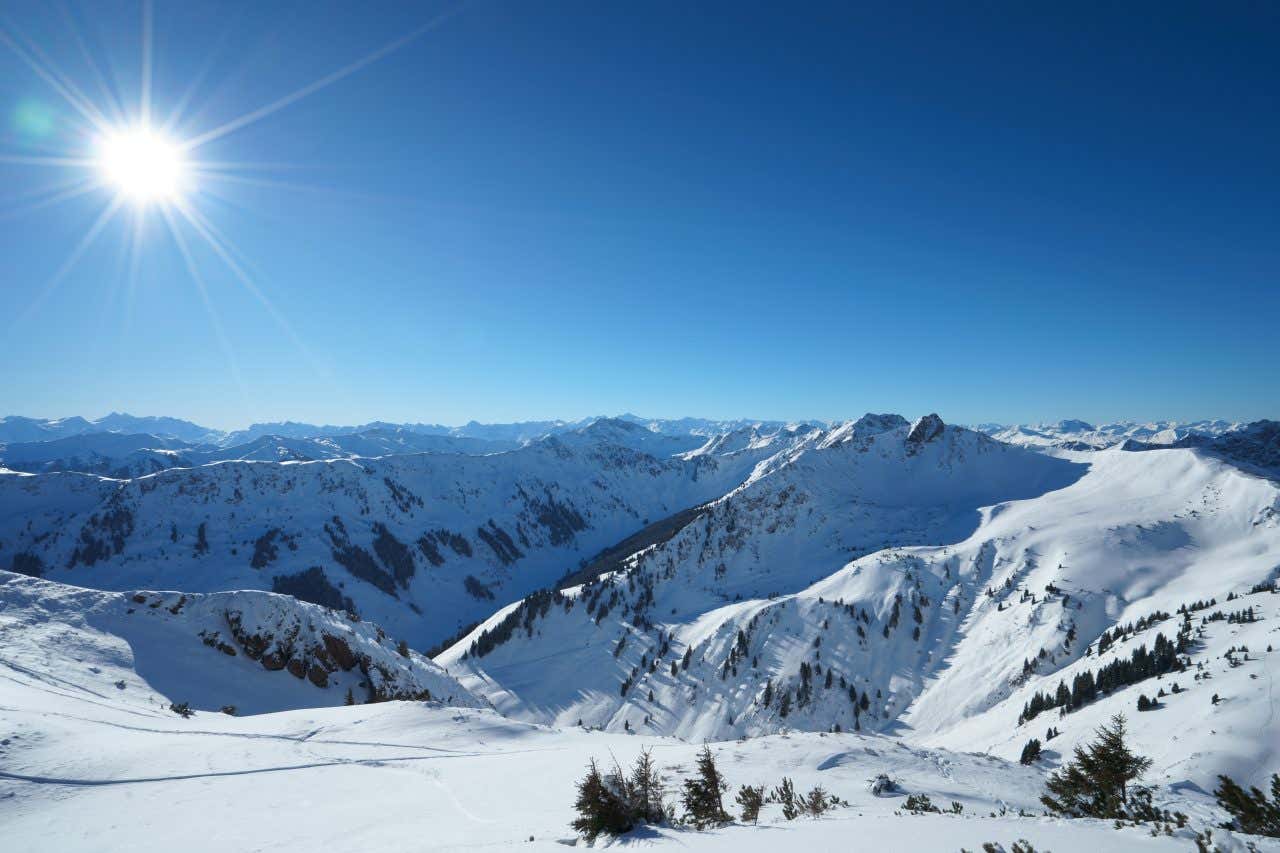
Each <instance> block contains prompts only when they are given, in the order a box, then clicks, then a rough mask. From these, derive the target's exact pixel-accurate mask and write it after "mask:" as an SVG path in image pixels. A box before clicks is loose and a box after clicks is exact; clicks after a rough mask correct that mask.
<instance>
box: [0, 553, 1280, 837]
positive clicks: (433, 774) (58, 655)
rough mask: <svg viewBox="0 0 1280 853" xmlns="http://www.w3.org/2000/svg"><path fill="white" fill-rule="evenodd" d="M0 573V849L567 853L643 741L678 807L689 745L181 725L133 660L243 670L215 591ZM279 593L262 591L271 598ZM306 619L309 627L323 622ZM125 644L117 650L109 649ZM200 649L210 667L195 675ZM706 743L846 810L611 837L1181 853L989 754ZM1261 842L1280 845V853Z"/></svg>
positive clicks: (841, 741) (757, 778) (306, 714)
mask: <svg viewBox="0 0 1280 853" xmlns="http://www.w3.org/2000/svg"><path fill="white" fill-rule="evenodd" d="M4 579H5V581H6V584H5V586H4V588H3V590H2V591H3V593H4V594H3V596H0V605H2V606H0V664H2V666H0V826H3V833H4V838H5V843H6V848H5V849H10V850H36V849H39V850H46V851H48V850H53V851H102V850H138V851H146V850H157V851H159V850H172V849H175V848H179V849H184V850H194V851H199V850H217V851H227V850H236V851H249V850H261V851H292V850H298V851H304V850H306V851H310V850H326V851H344V850H351V851H363V850H439V849H463V848H467V849H471V848H476V847H490V848H494V849H506V848H510V847H514V846H516V845H520V846H521V848H522V849H540V848H541V849H559V846H560V845H561V844H563V843H572V842H573V841H574V835H573V833H572V831H571V830H570V828H569V822H570V821H571V819H572V818H573V812H572V803H573V797H574V783H575V781H576V780H577V779H578V778H579V777H580V776H581V773H582V770H583V768H584V766H585V765H586V763H587V762H588V761H589V760H590V759H591V758H592V757H595V758H597V759H599V760H601V761H604V762H609V761H611V760H612V759H613V758H616V759H617V760H618V761H619V762H621V763H622V764H624V765H627V764H629V763H630V762H631V761H632V760H633V759H634V758H635V757H636V755H637V754H638V752H639V751H640V750H641V749H643V748H652V750H653V753H654V756H655V758H656V759H657V761H658V763H659V765H660V766H661V767H662V768H663V775H664V776H665V777H666V782H667V786H668V788H669V790H670V792H671V794H672V796H673V797H674V793H675V789H676V787H677V786H678V784H679V781H680V779H681V778H682V777H684V776H686V775H687V774H688V773H689V772H691V770H692V767H693V757H694V753H695V752H696V751H697V749H698V745H697V744H692V743H687V742H684V741H681V740H678V739H675V738H663V737H644V736H639V735H627V734H617V733H606V732H600V731H586V730H583V729H579V728H577V727H567V728H552V727H546V726H539V725H534V724H529V723H522V722H517V721H512V720H508V719H504V718H503V717H501V716H499V715H498V714H497V713H495V712H493V711H491V710H488V709H478V708H465V707H456V706H448V705H444V704H441V703H437V702H399V701H394V702H383V703H377V704H364V705H354V706H338V707H318V708H298V709H295V710H288V711H281V712H277V713H266V714H258V715H254V716H243V717H237V716H230V715H227V714H223V713H219V712H216V711H196V713H195V714H194V715H193V716H191V717H182V716H179V715H178V714H175V713H173V712H172V711H170V710H169V709H168V702H170V701H179V700H181V699H182V696H181V695H175V694H174V691H175V690H184V689H189V688H190V685H191V684H192V683H193V681H192V680H188V681H187V682H183V681H182V680H181V679H175V678H174V677H173V675H172V667H158V666H154V665H153V666H150V667H144V668H143V669H144V672H139V667H138V661H139V660H149V661H151V662H152V664H154V663H155V662H156V661H158V660H168V661H169V662H170V663H171V664H175V665H176V664H180V663H185V664H187V665H188V667H190V671H191V672H193V673H195V672H200V671H201V670H202V669H203V670H204V671H208V672H213V673H216V672H217V669H216V667H218V666H223V667H227V666H233V665H238V661H237V660H236V659H233V658H231V657H229V656H226V655H224V654H222V653H219V652H218V651H216V650H213V649H207V648H204V647H203V646H197V645H195V644H191V646H190V648H188V647H187V646H186V645H184V644H183V643H181V642H180V639H181V637H182V636H183V634H182V631H181V630H179V629H180V628H181V627H183V625H184V622H185V621H191V622H193V623H194V624H204V622H205V617H204V616H203V615H202V614H203V610H202V605H207V603H208V602H206V601H202V600H200V599H194V600H193V601H192V602H190V603H189V604H188V605H186V606H185V607H184V609H183V610H180V611H179V613H178V614H170V615H169V616H161V615H158V614H156V613H155V612H154V611H152V612H151V613H149V614H146V615H144V614H142V613H140V612H135V613H134V614H128V615H129V618H132V617H133V616H138V617H139V618H141V619H146V620H150V621H152V622H154V625H155V626H162V625H163V626H168V627H166V628H160V627H152V628H149V629H148V630H146V631H139V630H138V629H135V628H131V627H130V623H129V622H128V621H127V620H126V619H124V617H119V616H115V615H113V606H114V605H115V603H116V602H115V599H117V598H123V596H119V595H114V594H110V593H99V592H92V591H86V590H76V589H74V588H70V587H62V586H60V585H57V584H52V583H49V582H45V581H35V580H32V579H28V578H18V577H17V576H14V575H7V576H5V578H4ZM151 595H152V596H154V594H151ZM256 595H263V594H260V593H259V594H256ZM86 598H90V599H92V601H87V600H85V599H86ZM275 598H279V597H271V596H266V597H265V598H264V600H265V601H267V602H268V604H270V603H271V602H272V600H273V599H275ZM259 606H260V607H263V608H265V607H267V605H262V604H260V605H259ZM186 607H189V608H191V609H190V611H187V610H186ZM204 609H207V607H205V608H204ZM268 609H269V608H268ZM148 610H150V609H149V608H148ZM157 610H158V608H157ZM317 610H318V609H317ZM188 612H189V613H190V615H187V614H188ZM303 612H304V616H303V619H302V621H304V622H305V621H308V617H310V619H312V620H318V619H319V618H320V617H319V615H318V613H312V612H310V611H306V610H304V611H303ZM319 613H323V611H319ZM122 623H123V624H122ZM335 630H336V629H335ZM125 636H127V637H128V638H129V640H128V642H126V643H122V642H120V640H121V639H122V637H125ZM193 661H198V662H199V663H201V664H204V665H207V666H206V667H198V668H197V667H192V666H191V664H192V662H193ZM245 663H247V662H245ZM157 674H160V675H159V677H157ZM240 677H241V678H242V679H244V680H245V682H246V684H247V685H249V687H250V688H251V689H253V690H255V691H259V692H263V693H265V694H266V695H268V696H275V697H276V701H277V702H279V701H282V700H281V698H280V697H282V696H288V697H289V698H290V699H291V700H292V701H293V702H295V703H296V702H297V701H300V700H299V697H300V696H302V697H305V696H308V695H311V694H310V693H307V692H306V691H308V690H311V691H312V692H313V693H314V694H315V695H322V694H323V691H321V690H319V689H315V688H312V687H310V686H309V685H307V684H305V683H304V682H303V681H301V680H298V679H294V678H291V677H290V676H289V675H288V674H287V672H283V671H282V672H267V671H265V670H261V669H258V670H253V669H252V668H248V667H246V668H245V669H244V670H243V671H242V672H241V673H240ZM221 678H222V683H224V684H226V683H229V679H228V678H226V676H225V675H224V676H222V677H221ZM269 681H270V683H268V682H269ZM120 684H123V685H124V687H120V686H119V685H120ZM272 685H275V686H274V687H273V686H272ZM290 685H292V686H290ZM162 687H163V689H162ZM280 691H284V692H280ZM289 691H293V692H289ZM712 748H713V750H714V752H715V755H716V757H717V761H718V763H719V765H720V768H721V770H722V772H723V773H724V775H725V776H726V778H727V779H728V781H729V782H730V783H731V785H732V786H733V787H734V789H735V790H736V788H737V787H738V786H740V785H743V784H764V785H767V786H770V787H772V786H774V785H776V784H777V783H778V782H780V781H781V779H782V778H783V777H784V776H786V777H790V778H791V779H793V780H794V782H795V785H796V787H797V789H799V790H800V791H802V792H803V791H805V790H808V789H809V788H811V787H812V786H814V785H821V786H823V787H824V788H825V789H826V790H827V791H829V792H830V793H832V794H835V795H837V796H839V797H841V798H843V799H845V800H848V801H849V802H850V803H851V805H850V806H849V807H847V808H841V809H838V810H837V811H835V812H834V813H833V814H832V815H830V816H828V817H824V818H822V819H818V820H810V819H804V818H802V819H799V820H796V821H792V822H788V821H785V820H784V819H783V818H782V816H781V814H780V813H779V810H778V807H777V806H767V807H766V810H765V813H764V814H763V816H762V820H761V823H760V825H758V826H745V825H741V826H731V827H726V828H723V829H720V830H716V831H712V832H705V833H698V832H693V831H691V830H681V829H674V828H669V827H664V828H660V829H654V830H639V831H637V832H635V833H633V834H632V835H631V836H630V837H628V838H626V839H623V840H621V841H620V842H618V843H619V844H622V845H626V846H644V847H670V848H677V847H678V848H693V849H708V850H721V849H723V850H754V849H761V850H766V849H767V850H776V849H778V845H780V844H781V845H801V847H802V849H811V850H837V849H839V850H850V849H852V850H860V849H867V850H901V849H912V850H945V851H958V850H960V849H961V848H962V847H966V848H969V849H972V850H978V849H981V845H982V843H984V842H987V841H999V842H1001V843H1003V844H1004V845H1005V846H1006V847H1007V846H1009V845H1010V844H1011V842H1013V841H1014V840H1017V839H1021V838H1025V839H1028V840H1030V841H1031V842H1032V843H1033V844H1035V846H1036V847H1037V849H1039V850H1045V849H1049V850H1056V851H1059V853H1061V851H1064V850H1089V851H1106V850H1116V851H1120V850H1148V849H1150V850H1187V849H1190V848H1191V846H1192V842H1191V841H1190V836H1189V834H1187V833H1185V832H1184V834H1182V835H1180V836H1178V837H1173V838H1158V839H1157V838H1152V837H1150V836H1149V835H1148V834H1146V833H1145V832H1144V831H1142V830H1134V829H1126V830H1123V831H1117V830H1115V829H1113V828H1111V827H1110V826H1108V825H1106V824H1104V823H1100V822H1090V821H1063V820H1058V819H1051V818H1045V817H1041V816H1037V817H1024V816H1018V812H1019V811H1020V810H1026V811H1028V812H1034V813H1035V814H1037V815H1039V814H1040V811H1041V810H1040V807H1039V803H1038V796H1039V793H1040V792H1041V790H1042V787H1043V772H1044V771H1043V769H1041V768H1035V767H1022V766H1020V765H1018V764H1015V763H1011V762H1008V761H1005V760H1002V759H999V758H996V757H993V756H990V755H975V754H968V753H962V752H952V751H948V750H943V749H929V748H920V747H912V746H908V745H906V744H904V743H902V742H899V741H896V740H893V739H891V738H887V737H883V736H876V735H865V736H864V735H857V734H824V733H815V732H805V733H791V734H781V735H771V736H768V737H761V738H755V739H750V740H742V741H729V742H724V743H717V744H713V745H712ZM880 773H887V774H889V775H890V776H892V777H893V778H895V779H896V780H897V781H898V783H899V785H900V788H901V790H900V791H899V792H898V793H895V794H892V795H888V796H875V795H873V794H872V793H871V792H870V791H869V789H868V785H867V783H868V781H869V780H870V779H872V778H874V777H875V776H876V775H877V774H880ZM907 793H925V794H928V795H929V797H930V798H931V799H932V800H933V801H934V802H935V803H937V804H939V805H941V806H942V807H943V808H946V807H948V806H949V805H950V804H951V803H952V802H953V801H954V802H958V803H960V804H961V805H962V806H963V812H962V813H961V814H959V815H927V816H920V815H910V814H904V813H900V811H901V807H902V805H903V802H904V799H905V796H906V794H907ZM1160 799H1161V801H1162V803H1163V804H1164V805H1167V806H1169V807H1172V808H1177V809H1180V810H1182V811H1184V812H1186V813H1188V814H1189V815H1191V817H1192V825H1193V826H1205V825H1209V824H1210V823H1212V822H1216V821H1217V820H1219V819H1221V815H1220V814H1219V813H1218V812H1217V810H1216V808H1215V807H1214V806H1213V804H1212V801H1211V800H1210V799H1209V798H1208V797H1207V796H1205V795H1203V794H1202V793H1198V792H1196V791H1194V790H1191V789H1187V790H1182V791H1170V790H1162V792H1161V796H1160ZM1216 835H1217V836H1218V837H1219V838H1220V840H1221V839H1224V838H1225V837H1226V833H1223V832H1217V833H1216ZM579 843H581V842H579ZM1224 849H1231V848H1230V847H1225V848H1224ZM1261 849H1264V850H1280V844H1274V843H1272V844H1271V845H1270V846H1266V845H1265V844H1264V845H1263V846H1262V847H1261Z"/></svg>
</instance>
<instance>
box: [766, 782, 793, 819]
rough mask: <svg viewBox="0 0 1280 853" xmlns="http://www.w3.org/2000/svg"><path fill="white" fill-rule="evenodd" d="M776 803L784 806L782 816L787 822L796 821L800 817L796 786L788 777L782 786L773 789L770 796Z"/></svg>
mask: <svg viewBox="0 0 1280 853" xmlns="http://www.w3.org/2000/svg"><path fill="white" fill-rule="evenodd" d="M770 796H771V797H772V798H773V800H774V802H777V803H781V804H782V816H783V817H785V818H786V819H787V820H795V819H796V818H797V817H799V816H800V800H799V798H798V797H797V796H796V786H795V785H794V784H793V783H792V781H791V780H790V779H788V778H787V777H786V776H783V777H782V784H781V785H779V786H778V787H776V788H774V789H773V793H772V794H771V795H770Z"/></svg>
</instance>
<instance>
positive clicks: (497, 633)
mask: <svg viewBox="0 0 1280 853" xmlns="http://www.w3.org/2000/svg"><path fill="white" fill-rule="evenodd" d="M553 604H558V605H560V606H562V607H564V609H565V612H568V611H569V610H571V609H572V608H573V599H572V598H570V597H568V596H566V595H563V594H561V593H560V591H559V590H554V589H540V590H538V591H537V592H534V593H532V594H530V595H529V596H527V597H526V598H525V599H524V601H521V602H520V604H519V605H518V606H517V607H516V609H515V610H512V611H511V612H510V613H508V614H507V615H506V616H505V617H503V619H502V621H501V622H499V623H498V624H497V625H494V626H493V627H492V628H487V629H485V630H484V631H481V632H480V636H479V637H477V638H476V639H475V641H474V642H472V643H471V646H470V647H469V648H468V649H467V654H468V655H474V656H475V657H484V656H485V655H487V654H489V652H491V651H493V650H494V649H495V648H497V647H498V646H500V645H502V644H503V643H505V642H507V640H510V639H511V638H512V636H514V635H515V632H516V631H517V630H519V629H520V628H523V629H524V630H525V633H526V634H527V635H528V636H530V637H532V636H533V623H534V622H536V621H537V620H538V619H541V618H542V617H543V616H546V615H547V612H548V611H550V610H551V605H553Z"/></svg>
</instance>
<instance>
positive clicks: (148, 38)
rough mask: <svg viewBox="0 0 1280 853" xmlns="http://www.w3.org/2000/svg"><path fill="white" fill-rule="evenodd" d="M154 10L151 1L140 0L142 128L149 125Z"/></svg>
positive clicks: (140, 104)
mask: <svg viewBox="0 0 1280 853" xmlns="http://www.w3.org/2000/svg"><path fill="white" fill-rule="evenodd" d="M154 18H155V8H154V7H153V5H152V3H151V0H142V85H141V92H140V93H139V95H140V97H139V104H138V111H139V116H140V118H141V121H142V126H143V127H148V126H150V124H151V65H152V61H153V59H152V50H153V49H154V32H153V29H154V28H153V23H154Z"/></svg>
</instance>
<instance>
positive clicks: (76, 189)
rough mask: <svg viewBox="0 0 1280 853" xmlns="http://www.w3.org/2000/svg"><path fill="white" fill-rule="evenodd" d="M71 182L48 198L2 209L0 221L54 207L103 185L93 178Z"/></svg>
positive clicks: (98, 188)
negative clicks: (68, 185)
mask: <svg viewBox="0 0 1280 853" xmlns="http://www.w3.org/2000/svg"><path fill="white" fill-rule="evenodd" d="M71 183H72V186H70V187H69V188H67V189H64V190H63V191H61V192H56V193H55V194H54V195H51V196H49V197H48V198H41V199H37V200H36V201H31V202H28V203H27V204H23V205H20V206H18V207H15V208H12V209H11V210H5V211H0V221H3V220H7V219H15V218H17V217H19V216H25V215H26V214H28V213H32V212H33V211H36V210H42V209H44V208H46V207H52V206H53V205H55V204H61V203H62V202H64V201H70V200H71V199H73V198H79V197H80V196H82V195H88V194H89V193H91V192H94V191H95V190H100V189H102V187H103V183H102V182H101V181H98V180H95V179H93V178H81V179H80V180H78V181H73V182H71ZM59 186H66V184H65V183H64V184H59Z"/></svg>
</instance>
